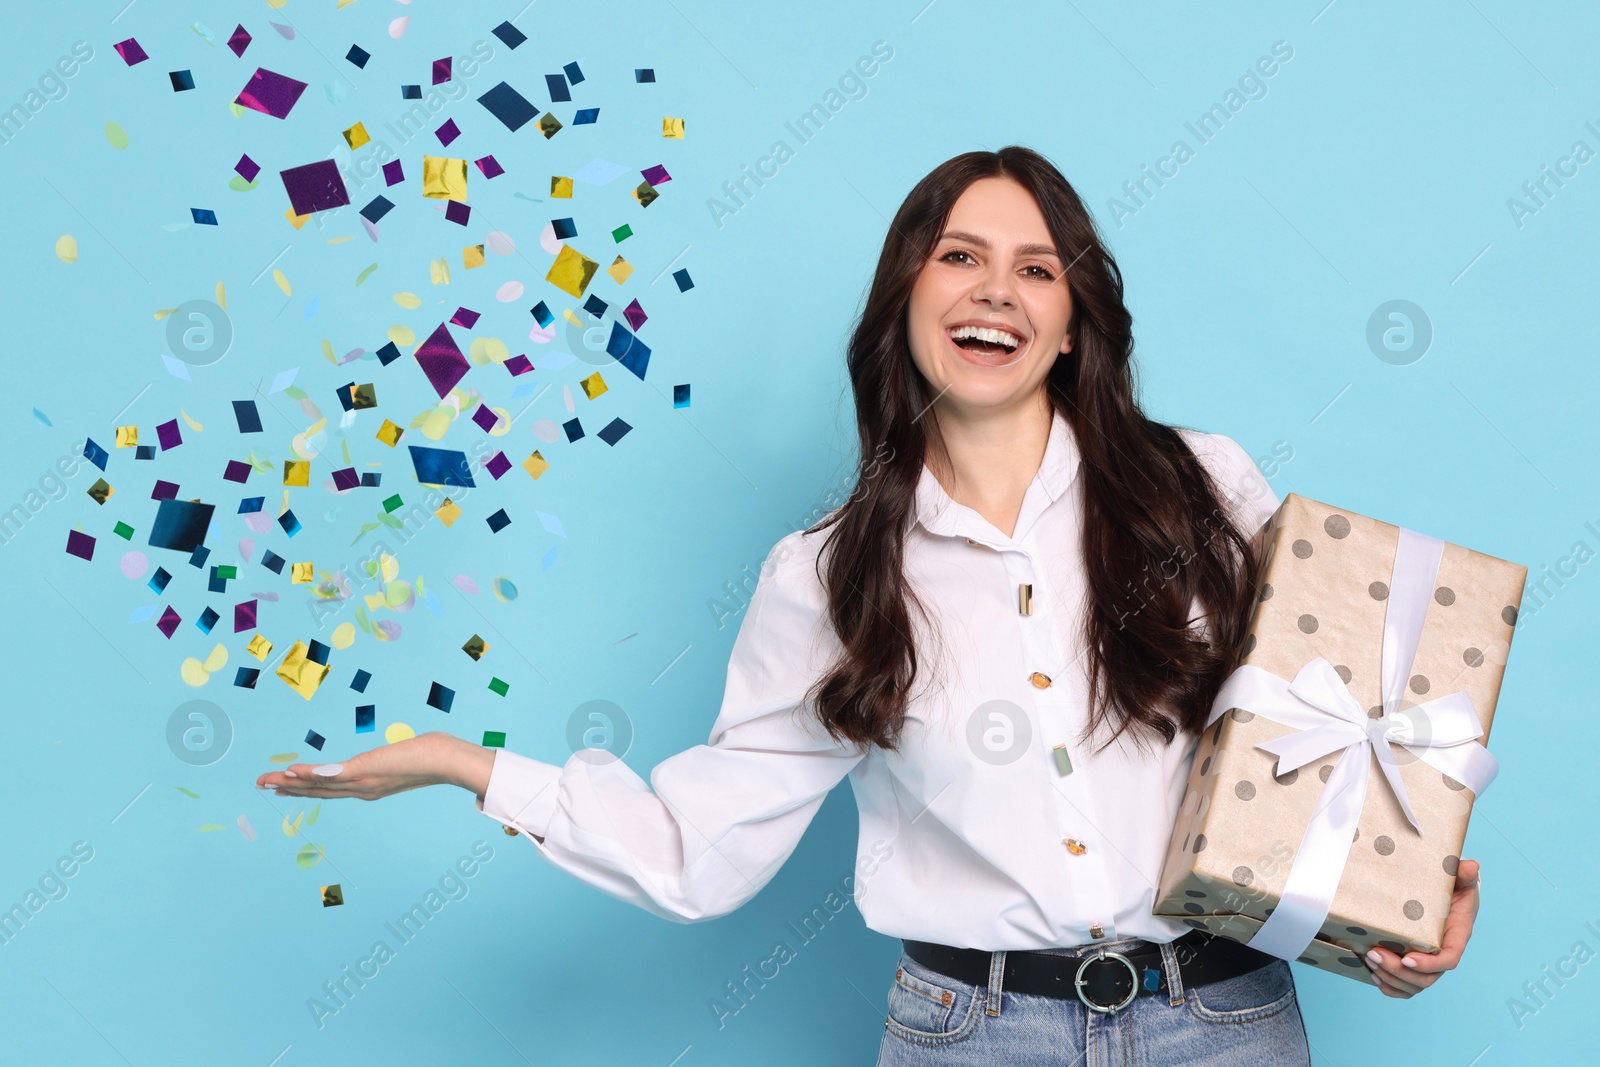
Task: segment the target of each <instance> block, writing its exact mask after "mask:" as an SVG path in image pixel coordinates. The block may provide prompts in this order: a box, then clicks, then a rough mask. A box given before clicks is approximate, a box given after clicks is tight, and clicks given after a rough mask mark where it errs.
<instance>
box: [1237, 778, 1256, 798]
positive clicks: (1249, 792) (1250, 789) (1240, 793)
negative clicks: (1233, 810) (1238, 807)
mask: <svg viewBox="0 0 1600 1067" xmlns="http://www.w3.org/2000/svg"><path fill="white" fill-rule="evenodd" d="M1233 795H1234V796H1236V797H1238V798H1239V799H1240V800H1254V799H1255V796H1256V787H1255V783H1254V782H1246V781H1240V782H1238V783H1237V784H1235V785H1234V787H1233Z"/></svg>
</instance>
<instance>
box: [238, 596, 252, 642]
mask: <svg viewBox="0 0 1600 1067" xmlns="http://www.w3.org/2000/svg"><path fill="white" fill-rule="evenodd" d="M255 628H256V602H255V601H254V600H246V601H245V602H244V603H243V604H235V605H234V606H233V632H234V633H236V634H239V633H244V631H246V630H254V629H255Z"/></svg>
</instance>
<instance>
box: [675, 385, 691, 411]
mask: <svg viewBox="0 0 1600 1067" xmlns="http://www.w3.org/2000/svg"><path fill="white" fill-rule="evenodd" d="M672 406H673V407H675V408H686V407H688V406H689V387H688V385H674V386H673V387H672Z"/></svg>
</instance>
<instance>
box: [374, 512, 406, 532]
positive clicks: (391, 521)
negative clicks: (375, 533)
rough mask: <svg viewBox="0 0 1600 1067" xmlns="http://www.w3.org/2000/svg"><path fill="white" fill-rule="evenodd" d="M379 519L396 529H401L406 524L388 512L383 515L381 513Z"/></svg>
mask: <svg viewBox="0 0 1600 1067" xmlns="http://www.w3.org/2000/svg"><path fill="white" fill-rule="evenodd" d="M378 521H379V522H381V523H383V524H384V525H385V526H392V527H394V528H395V529H396V530H398V529H401V528H402V527H403V526H404V525H405V523H403V522H401V521H400V520H399V519H397V518H395V517H394V516H393V515H390V514H388V513H387V512H386V513H384V514H382V515H379V516H378Z"/></svg>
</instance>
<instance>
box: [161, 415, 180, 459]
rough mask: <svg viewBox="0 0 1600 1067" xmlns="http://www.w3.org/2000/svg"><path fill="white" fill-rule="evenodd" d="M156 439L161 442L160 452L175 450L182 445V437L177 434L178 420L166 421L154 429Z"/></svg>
mask: <svg viewBox="0 0 1600 1067" xmlns="http://www.w3.org/2000/svg"><path fill="white" fill-rule="evenodd" d="M156 438H157V440H159V441H160V442H161V451H163V452H165V451H166V450H167V449H169V448H177V447H178V446H179V445H181V444H183V435H182V434H180V433H178V420H177V419H168V420H167V421H166V422H163V423H162V424H161V425H160V426H157V427H156Z"/></svg>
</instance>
